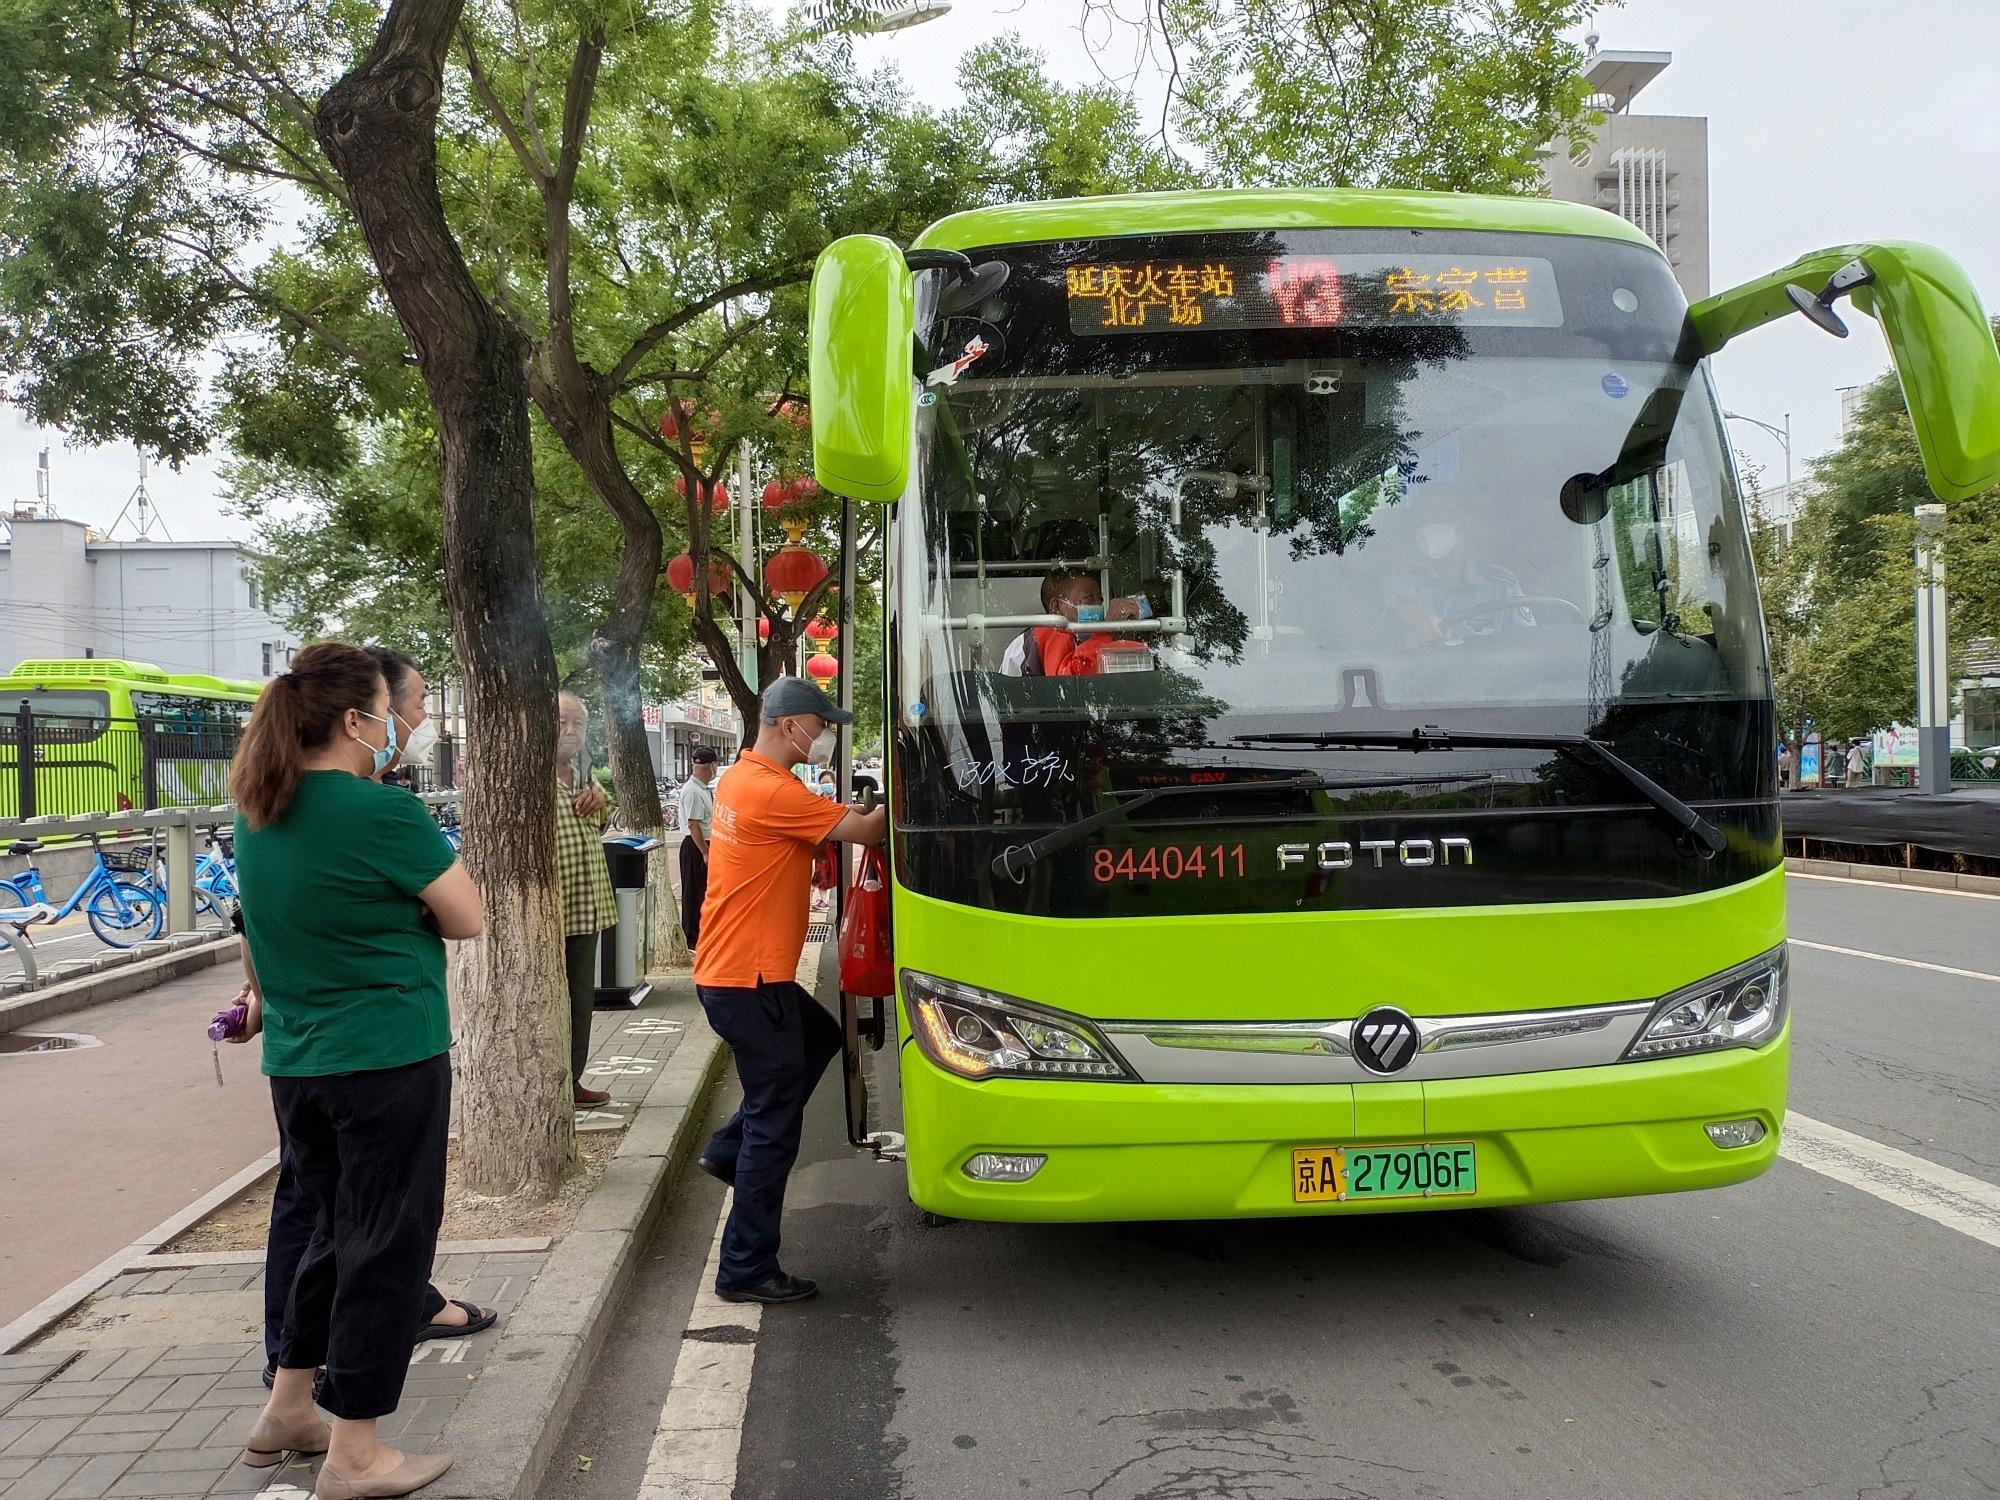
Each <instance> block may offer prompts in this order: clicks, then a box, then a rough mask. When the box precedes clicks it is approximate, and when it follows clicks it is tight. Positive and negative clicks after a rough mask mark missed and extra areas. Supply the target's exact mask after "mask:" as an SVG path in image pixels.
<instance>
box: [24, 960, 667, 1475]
mask: <svg viewBox="0 0 2000 1500" xmlns="http://www.w3.org/2000/svg"><path fill="white" fill-rule="evenodd" d="M189 984H190V981H178V982H176V984H175V985H172V986H163V987H162V990H160V991H155V992H153V993H152V994H150V995H148V996H146V997H144V999H143V1001H140V1002H132V1001H127V1002H121V1005H124V1006H131V1005H134V1004H141V1003H144V1002H146V1001H151V1002H154V1003H155V1006H156V1007H157V1008H158V1009H159V1010H161V1011H162V1012H164V1013H170V1014H176V1015H177V1014H178V1013H179V1012H180V1011H182V1010H185V1008H186V1007H187V1006H188V1005H189V1004H195V1003H196V996H194V995H193V994H190V993H189V992H188V990H187V988H186V986H188V985H189ZM167 990H177V991H179V992H180V993H179V994H178V995H169V994H167V993H166V991H167ZM117 1008H118V1007H109V1008H107V1009H110V1010H116V1009H117ZM196 1008H197V1009H199V1005H198V1004H197V1005H196ZM698 1017H699V1007H698V1005H697V1003H696V1001H695V999H694V993H693V986H692V984H691V983H689V982H688V981H687V979H686V978H685V977H678V978H669V979H665V980H662V981H660V982H658V983H657V984H656V987H655V989H654V992H653V995H652V997H651V998H649V999H648V1001H647V1002H646V1004H645V1005H643V1006H641V1007H639V1008H638V1009H636V1010H625V1011H599V1012H597V1014H596V1017H595V1019H594V1022H593V1025H592V1028H591V1036H592V1057H593V1063H592V1075H589V1076H593V1080H594V1081H596V1082H597V1083H598V1085H599V1086H600V1087H605V1088H609V1089H610V1090H611V1091H612V1094H613V1099H612V1101H611V1103H610V1104H609V1105H607V1106H605V1107H603V1108H601V1109H599V1110H595V1111H591V1112H589V1113H588V1114H587V1115H585V1116H582V1117H580V1118H579V1125H580V1127H581V1128H584V1129H590V1128H592V1126H593V1125H596V1126H597V1127H599V1128H614V1127H615V1126H616V1125H619V1124H622V1123H624V1121H625V1119H626V1117H627V1116H628V1115H629V1114H630V1113H631V1111H632V1108H633V1106H634V1105H635V1104H636V1103H637V1102H638V1101H639V1100H640V1099H642V1098H643V1097H645V1095H646V1093H647V1091H648V1090H650V1089H651V1088H652V1087H653V1085H654V1083H655V1081H656V1080H658V1079H659V1078H660V1077H661V1075H662V1073H663V1072H665V1071H666V1070H667V1066H668V1064H669V1062H670V1061H671V1060H672V1059H673V1057H674V1054H675V1052H676V1050H677V1049H678V1047H679V1044H680V1042H681V1039H682V1038H683V1036H684V1035H685V1034H686V1028H687V1027H688V1025H689V1024H690V1023H695V1024H697V1025H698V1024H699V1022H698ZM75 1019H77V1020H78V1021H79V1022H80V1021H81V1020H82V1019H83V1018H82V1017H78V1018H75ZM112 1019H115V1018H109V1017H107V1023H106V1025H105V1027H104V1029H105V1030H106V1031H109V1030H110V1029H112V1028H111V1025H110V1022H111V1020H112ZM202 1019H205V1015H204V1016H203V1017H202ZM190 1034H192V1035H195V1036H197V1037H199V1038H200V1040H201V1043H202V1047H203V1049H204V1050H205V1049H206V1045H207V1039H206V1038H205V1037H201V1036H200V1029H199V1027H198V1026H197V1027H195V1028H193V1029H192V1030H191V1033H190ZM129 1044H130V1037H129V1036H128V1037H126V1038H125V1039H123V1040H121V1041H120V1042H118V1043H117V1044H116V1045H118V1046H120V1047H121V1048H122V1047H125V1046H128V1045H129ZM113 1045H114V1044H113V1043H112V1041H111V1040H110V1039H109V1038H107V1043H106V1046H105V1047H103V1048H100V1049H93V1050H94V1051H97V1052H110V1051H112V1049H113ZM245 1050H246V1052H247V1057H246V1058H245V1059H244V1060H243V1061H242V1062H239V1064H238V1068H239V1069H241V1070H243V1071H245V1072H248V1069H250V1068H254V1065H255V1049H254V1048H251V1049H245ZM86 1055H88V1054H85V1053H72V1054H51V1055H50V1056H51V1057H52V1058H54V1059H56V1060H62V1059H64V1058H66V1057H67V1058H74V1057H81V1056H86ZM202 1064H203V1066H204V1067H208V1061H207V1059H206V1058H205V1057H204V1058H203V1059H202ZM252 1076H253V1077H254V1075H252ZM229 1077H230V1088H229V1089H228V1090H225V1091H224V1092H226V1093H239V1094H241V1095H242V1096H245V1097H248V1098H254V1099H255V1101H256V1102H257V1103H258V1104H259V1105H260V1106H261V1108H262V1110H263V1115H262V1117H261V1118H262V1133H261V1134H257V1135H256V1136H255V1138H254V1139H251V1138H250V1137H249V1134H248V1133H247V1132H246V1134H245V1136H244V1138H243V1140H242V1141H241V1142H240V1143H239V1145H238V1146H237V1148H236V1149H237V1150H239V1151H247V1152H248V1153H249V1155H248V1158H247V1159H248V1160H252V1161H254V1160H255V1159H256V1158H257V1157H258V1156H261V1155H262V1154H263V1153H264V1152H266V1151H268V1150H269V1149H270V1148H271V1146H272V1145H273V1144H274V1143H273V1141H272V1139H271V1138H270V1122H269V1102H268V1095H267V1094H266V1093H265V1092H264V1091H263V1090H261V1089H257V1088H254V1087H250V1086H245V1087H242V1088H241V1089H238V1088H237V1084H238V1078H237V1077H236V1074H235V1072H231V1073H230V1074H229ZM205 1082H206V1083H207V1086H208V1089H209V1090H210V1091H211V1092H212V1091H213V1088H214V1084H213V1069H212V1068H210V1069H209V1073H208V1077H207V1079H206V1080H205ZM182 1092H183V1094H189V1093H191V1095H192V1098H193V1100H194V1101H195V1102H194V1105H193V1106H192V1112H193V1113H194V1114H196V1115H197V1116H198V1115H199V1114H200V1111H201V1109H202V1108H203V1107H204V1106H205V1107H208V1108H211V1109H212V1108H213V1100H212V1099H210V1098H209V1096H208V1095H207V1094H204V1093H202V1092H200V1091H198V1090H196V1091H185V1090H184V1091H182ZM202 1123H203V1125H204V1127H205V1126H206V1124H207V1123H208V1122H206V1121H203V1122H202ZM150 1124H151V1127H152V1128H153V1129H154V1131H155V1132H156V1133H158V1134H160V1135H161V1137H162V1139H161V1140H160V1141H159V1142H158V1143H157V1145H158V1147H159V1149H160V1150H161V1151H162V1152H166V1153H171V1152H172V1151H173V1150H175V1149H182V1150H185V1149H187V1147H188V1146H189V1144H190V1142H191V1140H192V1137H189V1138H186V1139H182V1140H180V1141H178V1142H176V1141H174V1140H171V1139H167V1138H166V1137H167V1132H165V1131H163V1130H160V1128H159V1122H158V1121H157V1120H154V1121H152V1122H150ZM649 1128H650V1127H647V1126H645V1125H643V1124H642V1125H641V1126H640V1127H638V1128H636V1129H635V1130H634V1131H632V1132H631V1133H630V1134H629V1135H628V1137H627V1142H628V1145H642V1144H643V1143H640V1142H638V1141H637V1140H636V1139H635V1138H636V1137H638V1136H639V1135H640V1134H641V1133H643V1132H645V1131H646V1130H648V1129H649ZM656 1144H657V1143H656ZM107 1155H108V1156H111V1157H115V1152H111V1153H107ZM226 1175H227V1173H226V1172H223V1173H220V1174H211V1175H210V1176H208V1177H207V1179H206V1180H203V1181H201V1182H200V1183H199V1184H198V1186H196V1187H195V1188H194V1189H193V1190H192V1191H188V1192H181V1193H180V1194H179V1196H178V1198H177V1200H176V1201H175V1202H174V1203H173V1204H171V1205H170V1207H169V1209H168V1210H167V1212H169V1213H170V1212H172V1210H173V1209H176V1208H179V1207H181V1206H182V1205H183V1204H185V1203H186V1202H187V1200H188V1199H189V1198H192V1197H196V1196H199V1194H200V1193H201V1192H202V1191H204V1190H206V1189H209V1188H212V1187H213V1186H214V1185H215V1183H216V1181H218V1180H220V1177H222V1176H226ZM185 1176H186V1174H184V1175H183V1179H182V1180H185ZM100 1186H101V1193H100V1196H101V1197H104V1198H115V1195H116V1192H117V1191H118V1189H117V1187H115V1186H113V1185H112V1184H111V1183H109V1182H107V1183H104V1184H101V1185H100ZM608 1188H611V1184H610V1180H609V1177H607V1179H606V1181H605V1182H604V1183H601V1184H600V1187H599V1192H600V1193H602V1192H604V1191H606V1190H607V1189H608ZM611 1190H612V1191H613V1192H614V1194H615V1192H616V1189H611ZM177 1191H178V1190H177ZM167 1196H170V1197H172V1196H174V1194H172V1193H169V1194H167ZM597 1198H598V1194H597V1193H594V1194H593V1195H592V1197H591V1200H590V1201H589V1202H588V1203H587V1204H586V1205H585V1207H584V1208H583V1209H582V1210H581V1212H580V1215H579V1218H578V1221H577V1225H576V1226H575V1227H574V1228H573V1229H572V1230H571V1234H572V1235H575V1234H577V1233H579V1232H587V1231H589V1230H591V1229H593V1228H595V1227H596V1219H599V1218H605V1217H607V1215H608V1212H609V1207H610V1206H609V1205H608V1204H607V1205H606V1206H605V1208H604V1209H599V1208H598V1205H597ZM40 1201H41V1200H39V1199H37V1198H30V1199H29V1200H28V1202H29V1203H31V1204H39V1202H40ZM162 1216H164V1215H162ZM593 1216H595V1217H593ZM23 1217H24V1218H25V1217H26V1215H25V1214H24V1215H23ZM140 1217H144V1216H143V1215H140ZM150 1223H151V1221H149V1222H148V1224H146V1225H141V1226H140V1228H139V1229H138V1230H136V1231H134V1234H143V1233H144V1232H145V1231H146V1229H147V1228H148V1227H150ZM131 1237H132V1236H129V1235H128V1236H127V1238H128V1239H130V1238H131ZM551 1253H552V1246H551V1243H550V1241H549V1240H548V1239H547V1238H545V1237H542V1238H525V1239H513V1240H489V1241H467V1242H460V1243H457V1244H451V1243H446V1244H442V1245H440V1246H439V1255H438V1259H437V1263H436V1267H435V1273H434V1279H435V1280H436V1281H437V1283H438V1285H439V1286H440V1288H442V1289H443V1290H444V1291H445V1292H446V1293H447V1295H456V1296H461V1297H464V1298H466V1299H467V1300H468V1301H473V1302H477V1303H481V1304H486V1305H492V1306H497V1307H498V1308H499V1309H500V1310H501V1312H502V1315H503V1316H502V1320H501V1324H500V1327H499V1328H498V1329H496V1330H494V1331H493V1332H490V1333H485V1334H480V1335H477V1336H475V1337H472V1338H469V1339H457V1340H447V1341H443V1342H438V1343H429V1344H423V1345H419V1346H418V1347H417V1349H416V1350H415V1351H414V1353H413V1355H412V1358H411V1369H410V1377H409V1382H408V1384H407V1385H406V1387H405V1390H404V1396H403V1401H402V1405H401V1406H400V1407H399V1408H398V1410H397V1412H396V1413H395V1415H394V1416H393V1417H391V1418H388V1419H385V1421H384V1422H383V1424H382V1432H383V1435H384V1436H385V1437H386V1438H388V1439H389V1440H390V1441H392V1442H397V1443H399V1444H400V1445H401V1446H403V1447H405V1448H408V1449H412V1450H421V1449H424V1448H426V1447H428V1446H430V1445H432V1444H433V1443H436V1442H437V1441H439V1439H440V1436H441V1435H442V1434H443V1433H444V1432H445V1430H446V1427H447V1424H448V1423H450V1422H451V1421H452V1420H453V1419H454V1418H455V1417H459V1416H460V1415H461V1412H462V1409H463V1408H464V1406H465V1403H466V1402H467V1400H468V1398H470V1397H471V1396H472V1394H473V1392H474V1391H475V1389H476V1388H477V1382H478V1381H479V1380H480V1378H481V1377H482V1375H486V1374H488V1373H489V1369H490V1365H489V1362H490V1361H491V1360H492V1359H493V1357H494V1353H495V1349H496V1346H497V1345H498V1344H499V1341H500V1339H501V1337H502V1335H504V1334H505V1333H506V1332H507V1329H508V1326H509V1319H508V1316H507V1315H508V1314H511V1313H512V1312H513V1310H514V1309H515V1307H516V1305H517V1304H518V1303H519V1302H520V1301H521V1299H522V1297H523V1296H524V1295H526V1293H527V1292H528V1289H529V1287H530V1285H531V1284H532V1283H533V1282H534V1281H535V1279H536V1277H537V1276H539V1275H541V1273H542V1272H543V1270H544V1268H545V1267H547V1266H549V1263H550V1257H551ZM60 1255H61V1258H63V1259H64V1260H65V1262H66V1266H65V1269H64V1270H62V1271H55V1270H51V1271H50V1272H49V1273H48V1274H51V1275H60V1276H62V1277H63V1278H64V1279H67V1278H68V1277H73V1276H75V1275H76V1274H78V1273H79V1272H81V1271H83V1270H86V1269H88V1267H89V1266H91V1265H93V1264H95V1263H96V1261H97V1260H98V1259H102V1256H101V1255H96V1256H94V1255H93V1253H92V1251H90V1250H85V1249H83V1248H81V1247H76V1248H68V1249H65V1250H64V1251H62V1252H60ZM556 1275H557V1273H556V1272H555V1271H554V1270H553V1269H551V1271H550V1276H551V1277H555V1276H556ZM59 1284H60V1283H59ZM9 1295H10V1300H11V1299H12V1298H13V1296H14V1294H13V1292H12V1289H11V1287H10V1291H9ZM529 1321H530V1322H532V1321H533V1318H532V1317H530V1319H529ZM262 1323H263V1256H262V1254H261V1252H257V1251H221V1252H213V1253H209V1254H200V1255H180V1256H174V1255H164V1256H162V1255H154V1256H149V1257H147V1258H146V1259H144V1260H142V1261H140V1262H138V1263H137V1264H135V1265H134V1266H133V1267H131V1269H130V1270H129V1272H128V1273H127V1274H123V1275H121V1276H119V1277H117V1278H116V1279H115V1280H114V1281H113V1282H112V1283H111V1284H110V1285H108V1286H107V1287H105V1288H104V1289H103V1291H102V1292H101V1293H100V1294H99V1295H98V1296H97V1297H96V1298H95V1299H93V1300H92V1301H91V1302H90V1303H88V1304H87V1305H86V1306H84V1307H83V1308H81V1309H79V1310H78V1311H77V1312H76V1313H74V1314H72V1315H71V1316H70V1317H69V1318H67V1319H65V1320H64V1321H63V1322H62V1323H60V1324H58V1325H57V1327H56V1328H55V1329H54V1330H53V1331H52V1332H50V1333H49V1334H47V1335H45V1336H44V1337H43V1338H42V1339H41V1340H40V1341H39V1342H37V1343H35V1344H33V1345H31V1346H30V1347H29V1348H28V1349H27V1350H26V1351H24V1352H23V1353H21V1354H17V1355H11V1356H8V1355H0V1500H58V1497H59V1500H147V1497H160V1500H181V1497H193V1496H199V1495H210V1494H213V1495H234V1494H253V1493H257V1492H259V1491H264V1492H267V1493H269V1494H271V1495H273V1496H286V1497H288V1500H289V1497H295V1496H297V1495H298V1494H299V1493H300V1492H302V1491H303V1492H309V1491H310V1489H311V1487H312V1475H313V1467H312V1464H311V1463H304V1464H295V1465H293V1466H291V1467H289V1468H287V1469H284V1470H270V1469H264V1470H255V1469H249V1468H246V1467H244V1466H243V1465H242V1464H240V1463H239V1462H238V1460H239V1459H240V1457H241V1447H242V1441H243V1438H244V1436H245V1434H247V1433H248V1431H249V1427H250V1424H251V1422H252V1421H253V1420H254V1419H255V1416H256V1412H257V1410H258V1409H259V1408H260V1407H261V1406H262V1405H263V1402H264V1398H265V1392H264V1386H263V1381H262V1378H261V1372H262V1369H263V1364H264V1354H263V1348H262ZM578 1331H579V1330H575V1329H572V1330H570V1332H571V1334H572V1335H575V1334H576V1333H577V1332H578ZM522 1332H523V1333H524V1334H525V1337H526V1338H527V1340H528V1341H529V1342H530V1343H532V1342H533V1338H534V1335H533V1332H532V1330H527V1329H526V1328H525V1325H524V1330H523V1331H522ZM519 1336H520V1335H517V1337H519ZM509 1357H510V1358H523V1357H526V1356H525V1355H524V1354H523V1353H520V1352H517V1353H516V1354H515V1355H513V1356H509ZM524 1368H525V1367H524ZM491 1373H494V1374H496V1375H500V1374H511V1373H513V1372H512V1371H510V1370H507V1369H506V1367H504V1366H502V1367H500V1368H499V1369H493V1370H491ZM502 1383H503V1384H504V1381H503V1382H502ZM494 1394H496V1395H497V1394H498V1391H497V1390H496V1391H495V1392H494ZM464 1416H465V1419H466V1420H467V1421H472V1420H473V1414H472V1413H471V1412H470V1411H465V1412H464ZM475 1425H478V1424H477V1423H476V1422H475ZM460 1457H461V1460H465V1459H466V1458H467V1457H468V1455H467V1454H466V1453H461V1454H460Z"/></svg>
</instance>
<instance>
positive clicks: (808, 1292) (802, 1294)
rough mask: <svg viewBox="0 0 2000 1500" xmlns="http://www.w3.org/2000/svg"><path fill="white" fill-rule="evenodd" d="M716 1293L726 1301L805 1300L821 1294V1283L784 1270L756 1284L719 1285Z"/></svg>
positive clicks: (767, 1301)
mask: <svg viewBox="0 0 2000 1500" xmlns="http://www.w3.org/2000/svg"><path fill="white" fill-rule="evenodd" d="M715 1295H716V1296H718V1297H720V1298H721V1299H722V1300H723V1301H724V1302H766V1303H769V1302H803V1301H805V1300H806V1298H808V1297H816V1296H818V1295H819V1283H818V1282H817V1281H808V1280H806V1278H805V1277H803V1276H792V1275H789V1274H787V1273H786V1272H784V1271H780V1272H778V1274H777V1275H775V1276H767V1277H765V1278H764V1280H762V1281H760V1282H758V1283H757V1284H756V1285H755V1286H745V1287H737V1288H735V1289H733V1290H732V1289H731V1288H729V1287H726V1286H718V1287H716V1289H715Z"/></svg>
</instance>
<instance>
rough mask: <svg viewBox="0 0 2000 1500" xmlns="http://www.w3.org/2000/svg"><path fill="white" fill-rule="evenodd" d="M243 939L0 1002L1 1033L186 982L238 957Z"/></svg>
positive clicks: (227, 937)
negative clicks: (185, 980) (175, 982)
mask: <svg viewBox="0 0 2000 1500" xmlns="http://www.w3.org/2000/svg"><path fill="white" fill-rule="evenodd" d="M241 941H242V940H241V939H240V938H238V937H237V936H236V935H235V934H234V933H226V934H224V935H222V936H221V937H219V938H215V939H212V940H210V941H207V942H199V943H196V944H193V945H191V946H187V947H183V948H180V949H178V950H177V951H175V952H172V953H162V954H160V955H158V956H157V957H154V958H142V959H139V960H138V961H137V962H135V963H128V964H120V965H119V966H118V967H116V968H111V969H106V970H104V971H103V972H102V973H98V974H86V975H84V976H82V977H81V978H78V979H66V980H64V981H63V982H62V983H60V984H52V985H50V986H49V987H48V988H47V989H43V990H30V991H29V992H28V993H27V994H25V995H16V996H14V997H13V998H12V999H8V1000H0V1032H8V1031H18V1030H20V1029H21V1028H22V1027H23V1026H34V1025H37V1024H38V1023H40V1022H43V1021H50V1020H54V1019H55V1018H56V1017H57V1016H66V1015H69V1014H70V1013H71V1012H72V1011H79V1010H87V1009H89V1008H90V1007H91V1006H93V1005H102V1004H103V1003H104V1002H105V1001H107V1000H122V999H124V998H125V997H126V996H128V995H136V994H139V993H140V992H142V991H144V990H150V989H153V988H155V987H157V986H159V985H163V984H165V983H167V982H168V981H169V980H173V979H184V978H186V977H187V976H188V975H190V974H197V973H199V972H201V970H203V969H209V968H214V967H215V966H216V965H217V964H224V963H228V962H230V961H231V960H233V959H234V958H235V957H236V954H237V948H238V945H239V944H240V943H241Z"/></svg>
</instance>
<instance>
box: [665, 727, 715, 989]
mask: <svg viewBox="0 0 2000 1500" xmlns="http://www.w3.org/2000/svg"><path fill="white" fill-rule="evenodd" d="M715 760H716V756H715V751H714V750H712V749H710V748H709V747H708V746H707V745H696V746H695V747H694V749H693V750H691V751H690V752H688V778H687V780H686V781H683V782H682V783H681V789H680V792H679V794H678V795H677V796H676V797H675V799H674V800H675V801H676V802H677V803H678V804H679V807H678V809H677V812H678V817H679V822H680V826H681V931H682V932H683V933H684V934H685V935H686V937H687V945H688V949H689V951H693V949H694V947H695V946H696V944H698V943H699V942H700V941H701V903H702V901H703V900H704V899H705V898H706V897H707V895H708V834H709V824H710V823H711V821H713V819H714V817H715V792H714V790H713V785H712V784H713V783H714V781H715Z"/></svg>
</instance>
